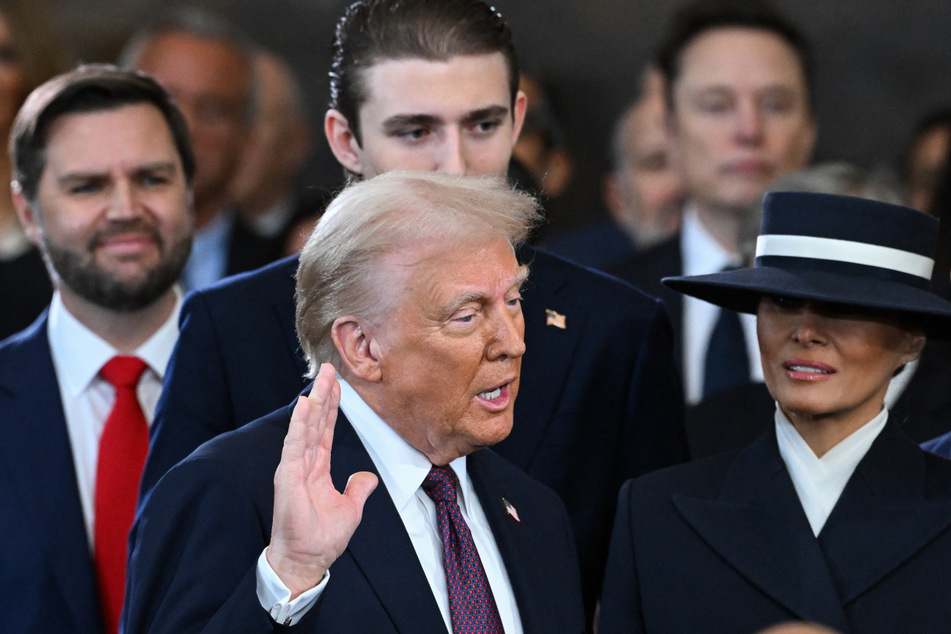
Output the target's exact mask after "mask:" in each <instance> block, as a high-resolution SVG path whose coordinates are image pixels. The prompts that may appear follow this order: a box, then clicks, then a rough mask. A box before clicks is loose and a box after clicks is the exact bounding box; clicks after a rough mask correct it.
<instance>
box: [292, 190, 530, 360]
mask: <svg viewBox="0 0 951 634" xmlns="http://www.w3.org/2000/svg"><path fill="white" fill-rule="evenodd" d="M540 218H541V216H540V211H539V206H538V203H537V201H536V200H535V199H534V198H533V197H531V196H529V195H528V194H525V193H522V192H519V191H516V190H514V189H513V188H512V186H511V185H509V184H508V183H507V182H506V181H504V180H502V179H499V178H494V177H464V176H450V175H446V174H439V173H435V172H405V171H393V172H388V173H386V174H382V175H380V176H377V177H375V178H372V179H369V180H365V181H359V182H355V183H353V184H351V185H350V186H348V187H347V188H346V189H344V190H343V191H342V192H341V193H340V194H339V195H338V196H337V197H336V198H334V200H333V201H332V202H331V203H330V205H329V206H328V207H327V211H326V212H325V213H324V215H323V216H322V217H321V219H320V221H319V222H318V223H317V226H316V227H315V228H314V231H313V233H312V234H311V236H310V238H309V239H308V240H307V243H306V244H305V245H304V248H303V249H302V250H301V255H300V265H299V267H298V269H297V294H296V297H297V336H298V339H299V340H300V344H301V348H302V349H303V351H304V354H305V356H306V357H307V362H308V366H309V376H311V377H313V376H314V375H315V373H316V369H317V368H318V367H319V365H320V363H322V362H328V363H333V364H335V365H338V367H339V361H340V358H339V355H338V353H337V350H336V348H335V347H334V343H333V339H332V334H331V330H332V327H333V323H334V321H335V320H336V319H337V318H338V317H341V316H344V315H352V316H357V317H361V318H365V319H367V320H369V321H371V322H374V323H381V322H382V320H384V319H385V318H386V315H387V314H388V313H389V311H390V310H392V309H393V308H394V307H395V305H396V304H397V303H398V302H399V300H400V299H401V297H402V292H401V289H400V288H393V287H392V286H393V285H392V284H389V285H388V284H387V283H386V282H387V281H392V276H388V275H386V270H385V268H386V266H387V261H388V258H391V257H392V256H393V255H395V254H399V253H401V252H404V251H407V250H409V249H413V248H419V246H420V245H432V251H433V252H435V251H436V250H440V249H447V248H452V249H456V248H459V249H463V248H467V247H471V246H477V245H483V244H485V243H486V242H488V241H491V240H496V239H504V240H506V241H507V242H508V243H509V244H510V245H511V246H512V247H513V249H514V248H515V247H516V246H518V245H519V244H521V243H522V242H524V241H525V239H526V238H527V237H528V235H529V233H530V232H531V230H532V229H533V228H534V226H535V225H536V224H537V223H538V222H539V220H540Z"/></svg>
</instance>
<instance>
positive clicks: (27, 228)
mask: <svg viewBox="0 0 951 634" xmlns="http://www.w3.org/2000/svg"><path fill="white" fill-rule="evenodd" d="M10 195H11V196H12V197H13V207H14V208H15V209H16V212H17V217H18V218H19V219H20V226H22V227H23V233H25V234H26V237H27V238H29V239H30V242H32V243H33V244H35V245H36V246H40V242H41V234H42V229H41V228H40V223H39V218H38V217H37V214H36V212H35V211H34V210H33V205H32V204H31V203H30V201H28V200H27V199H26V196H25V195H24V194H23V188H22V187H20V183H18V182H16V181H13V182H12V183H10Z"/></svg>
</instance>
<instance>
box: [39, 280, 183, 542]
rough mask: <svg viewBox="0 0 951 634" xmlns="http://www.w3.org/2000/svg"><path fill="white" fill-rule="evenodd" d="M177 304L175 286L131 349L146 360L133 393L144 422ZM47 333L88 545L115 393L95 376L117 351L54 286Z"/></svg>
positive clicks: (173, 334) (150, 413)
mask: <svg viewBox="0 0 951 634" xmlns="http://www.w3.org/2000/svg"><path fill="white" fill-rule="evenodd" d="M181 307H182V293H181V290H179V289H178V288H177V287H176V288H175V308H174V309H173V310H172V312H171V314H170V315H169V317H168V319H166V320H165V322H164V323H163V324H162V325H161V326H160V327H159V329H158V330H156V331H155V333H154V334H153V335H152V336H151V337H149V338H148V339H147V340H146V341H145V343H143V344H142V345H141V346H139V348H138V349H136V350H135V352H134V353H133V354H134V356H137V357H139V358H140V359H142V360H143V361H145V363H146V365H147V366H148V367H147V369H146V371H145V373H144V374H143V375H142V378H141V379H140V380H139V386H138V389H137V394H138V397H139V404H140V405H141V407H142V411H143V413H144V414H145V420H146V421H147V422H148V424H149V425H151V424H152V419H153V418H154V417H155V405H156V404H157V403H158V398H159V394H160V393H161V391H162V379H163V378H164V377H165V368H166V366H167V365H168V360H169V357H171V356H172V348H174V347H175V341H176V340H177V339H178V313H179V311H180V310H181ZM47 335H48V336H49V342H50V354H51V356H52V357H53V367H54V368H55V370H56V380H57V383H58V384H59V395H60V400H61V401H62V403H63V414H64V416H65V417H66V429H67V432H68V433H69V444H70V448H71V449H72V453H73V465H74V467H75V469H76V482H77V484H78V485H79V500H80V502H81V504H82V508H83V519H84V520H85V522H86V537H87V538H88V540H89V548H90V551H91V550H92V548H93V536H94V533H93V525H94V524H93V520H94V513H93V510H94V508H95V507H94V502H95V499H94V498H95V492H96V464H97V462H98V460H99V438H100V436H102V430H103V427H105V424H106V419H107V418H108V417H109V413H110V412H111V411H112V406H113V404H114V403H115V399H116V390H115V388H114V387H113V386H112V385H110V384H109V382H107V381H106V380H105V379H103V378H102V377H100V376H99V370H101V369H102V366H103V365H105V363H106V362H107V361H108V360H109V359H111V358H112V357H114V356H116V355H117V354H118V352H117V351H116V349H115V348H113V347H112V346H111V345H109V344H108V343H107V342H106V341H104V340H103V339H102V338H101V337H99V335H97V334H95V333H94V332H92V331H91V330H89V328H87V327H86V326H84V325H83V324H81V323H80V322H79V321H78V320H77V319H76V318H75V317H74V316H73V315H72V314H71V313H70V312H69V310H67V309H66V306H64V305H63V300H62V298H61V297H60V295H59V292H56V293H54V294H53V300H52V303H51V304H50V312H49V325H48V329H47Z"/></svg>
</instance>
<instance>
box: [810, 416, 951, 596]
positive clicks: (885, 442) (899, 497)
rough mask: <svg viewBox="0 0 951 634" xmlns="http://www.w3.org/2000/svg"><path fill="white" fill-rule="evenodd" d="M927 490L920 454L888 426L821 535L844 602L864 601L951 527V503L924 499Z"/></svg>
mask: <svg viewBox="0 0 951 634" xmlns="http://www.w3.org/2000/svg"><path fill="white" fill-rule="evenodd" d="M924 487H925V461H924V457H923V454H922V451H921V450H920V449H919V448H918V446H917V445H915V444H914V443H912V442H911V441H910V440H908V439H907V438H906V437H905V436H904V435H903V434H902V433H901V431H900V430H899V429H898V427H897V426H896V425H894V424H892V423H889V424H887V425H886V426H885V429H884V430H882V433H881V434H880V435H879V437H878V438H877V439H876V440H875V442H874V443H873V444H872V447H871V448H870V449H869V451H868V453H867V454H866V455H865V457H864V458H863V459H862V461H861V462H860V463H859V466H858V467H857V468H856V470H855V473H854V474H853V475H852V478H851V479H850V480H849V482H848V484H847V485H846V487H845V490H844V491H843V492H842V496H841V497H840V498H839V501H838V503H837V504H836V506H835V508H834V509H833V510H832V514H831V515H830V516H829V520H828V521H827V522H826V525H825V527H823V529H822V532H821V533H819V542H820V544H821V546H822V548H823V550H824V551H825V553H826V557H827V558H828V561H829V563H830V565H831V567H832V568H833V570H834V571H835V573H836V578H837V580H838V582H839V585H840V592H841V595H842V601H843V602H845V603H847V602H849V601H852V600H854V599H855V598H857V597H858V596H860V595H861V594H862V593H864V592H865V591H866V590H868V589H869V588H870V587H872V586H873V585H874V584H875V583H877V582H878V581H880V580H881V579H882V578H884V577H885V576H886V575H888V574H889V573H891V572H892V571H893V570H895V569H896V568H898V567H899V566H900V565H901V564H902V563H904V562H905V561H907V560H908V559H910V558H911V557H912V556H914V555H915V554H916V553H917V552H918V551H920V550H921V549H922V548H924V547H925V546H926V545H927V544H928V543H929V542H931V541H932V540H933V539H934V537H935V536H936V535H937V534H938V533H940V532H942V531H945V530H947V529H948V527H949V526H951V502H949V500H948V499H947V498H943V499H937V500H926V499H924Z"/></svg>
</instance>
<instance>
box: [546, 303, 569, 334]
mask: <svg viewBox="0 0 951 634" xmlns="http://www.w3.org/2000/svg"><path fill="white" fill-rule="evenodd" d="M545 325H546V326H554V327H555V328H561V329H562V330H564V329H565V328H566V327H567V326H566V324H565V316H564V315H562V314H561V313H559V312H558V311H555V310H552V309H551V308H546V309H545Z"/></svg>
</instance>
